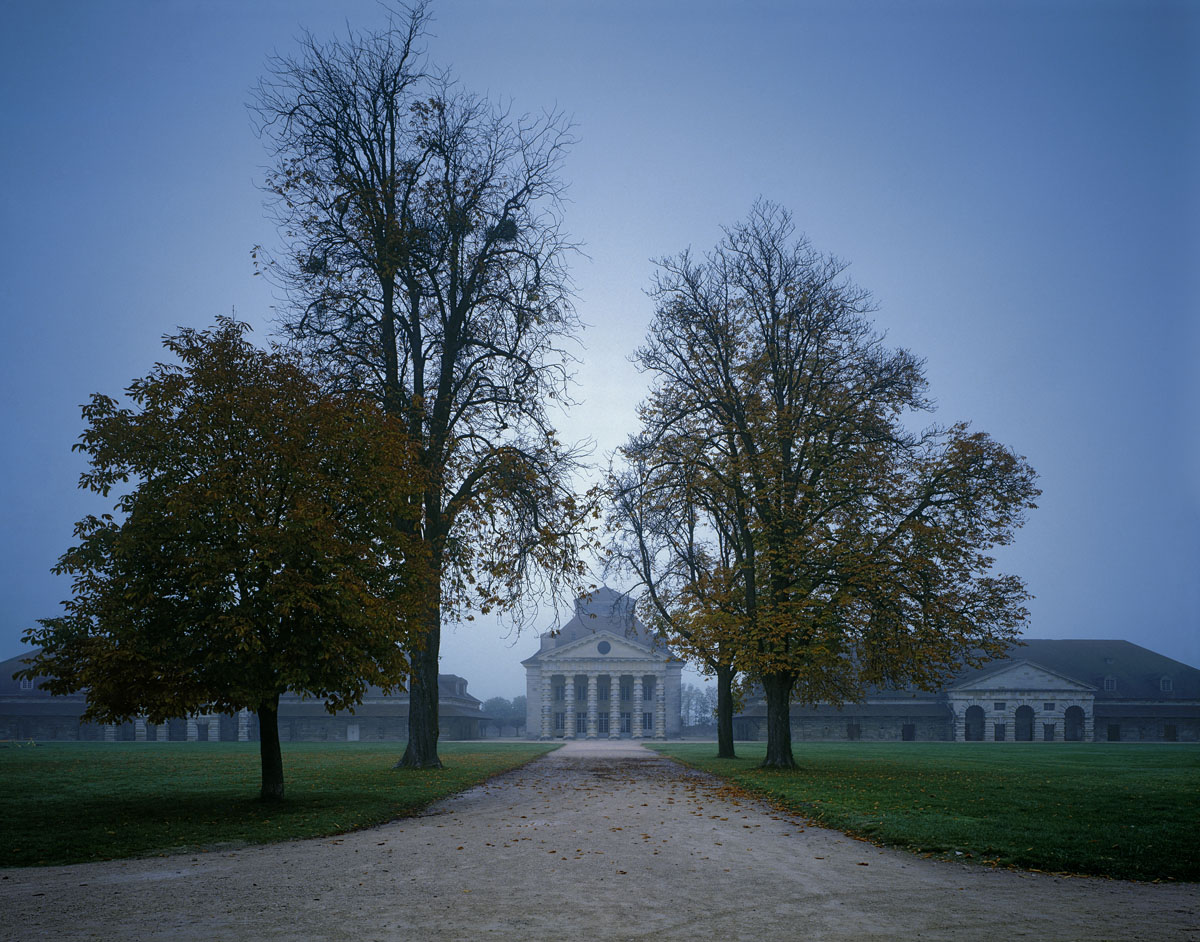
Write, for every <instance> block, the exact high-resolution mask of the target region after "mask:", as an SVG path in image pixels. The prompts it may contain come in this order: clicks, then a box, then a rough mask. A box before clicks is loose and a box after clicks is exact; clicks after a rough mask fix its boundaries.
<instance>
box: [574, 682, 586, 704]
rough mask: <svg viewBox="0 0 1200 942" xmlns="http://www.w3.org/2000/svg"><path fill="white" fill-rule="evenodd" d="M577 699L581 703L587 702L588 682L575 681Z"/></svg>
mask: <svg viewBox="0 0 1200 942" xmlns="http://www.w3.org/2000/svg"><path fill="white" fill-rule="evenodd" d="M575 699H576V700H578V701H579V702H580V703H586V702H587V681H586V680H577V681H575Z"/></svg>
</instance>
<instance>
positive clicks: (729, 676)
mask: <svg viewBox="0 0 1200 942" xmlns="http://www.w3.org/2000/svg"><path fill="white" fill-rule="evenodd" d="M733 675H734V670H733V665H731V664H729V665H727V664H718V665H717V758H718V759H736V758H737V756H736V755H735V754H734V751H733Z"/></svg>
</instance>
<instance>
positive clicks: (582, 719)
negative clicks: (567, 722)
mask: <svg viewBox="0 0 1200 942" xmlns="http://www.w3.org/2000/svg"><path fill="white" fill-rule="evenodd" d="M575 732H577V733H586V732H587V714H586V713H576V714H575Z"/></svg>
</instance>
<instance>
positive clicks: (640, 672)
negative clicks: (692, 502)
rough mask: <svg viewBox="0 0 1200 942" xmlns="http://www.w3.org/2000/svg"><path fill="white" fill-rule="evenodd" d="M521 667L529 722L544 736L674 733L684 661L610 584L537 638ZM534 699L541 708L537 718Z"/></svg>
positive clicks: (677, 725) (618, 736) (640, 736)
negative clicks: (538, 646) (572, 615)
mask: <svg viewBox="0 0 1200 942" xmlns="http://www.w3.org/2000/svg"><path fill="white" fill-rule="evenodd" d="M523 663H524V664H525V667H526V671H527V673H526V703H527V704H528V709H529V713H528V714H527V724H526V725H527V727H528V728H529V729H530V732H531V733H538V734H539V735H540V736H541V738H543V739H555V738H562V739H576V738H581V737H584V736H586V737H587V738H588V739H621V738H627V737H632V738H636V739H644V738H649V737H651V736H653V737H654V738H656V739H665V738H668V737H670V736H678V735H679V732H680V720H679V716H678V714H679V687H680V671H681V669H682V666H683V665H682V662H681V661H680V660H679V659H677V658H675V657H674V656H673V655H671V653H670V652H669V651H668V650H667V649H666V647H665V646H664V645H663V643H662V641H661V640H660V639H658V638H657V637H655V636H654V635H653V634H652V633H651V632H650V631H649V630H648V629H646V627H645V626H644V625H642V624H641V622H639V621H638V620H637V619H636V618H634V617H633V614H632V609H631V607H630V605H629V600H628V599H627V598H626V597H625V596H623V595H621V594H620V593H617V592H613V591H612V590H610V589H602V590H597V591H596V592H594V593H593V594H592V596H591V598H590V599H588V600H581V601H580V602H579V603H577V605H576V617H575V618H573V619H572V620H571V621H570V622H569V623H568V624H567V625H565V626H563V628H562V630H561V631H558V632H554V633H551V632H547V633H546V634H544V635H543V636H542V644H541V650H540V651H538V653H537V654H535V655H534V656H533V657H530V658H527V659H526V660H525V661H524V662H523ZM535 704H540V705H541V711H540V715H539V713H538V711H537V707H536V706H535Z"/></svg>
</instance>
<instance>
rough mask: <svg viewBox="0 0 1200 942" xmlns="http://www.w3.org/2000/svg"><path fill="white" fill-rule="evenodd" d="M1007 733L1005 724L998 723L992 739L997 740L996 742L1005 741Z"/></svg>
mask: <svg viewBox="0 0 1200 942" xmlns="http://www.w3.org/2000/svg"><path fill="white" fill-rule="evenodd" d="M1006 735H1007V733H1006V732H1005V729H1004V724H1003V723H997V724H996V729H995V732H994V733H993V734H992V739H994V740H996V742H1004V739H1005V736H1006Z"/></svg>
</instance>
